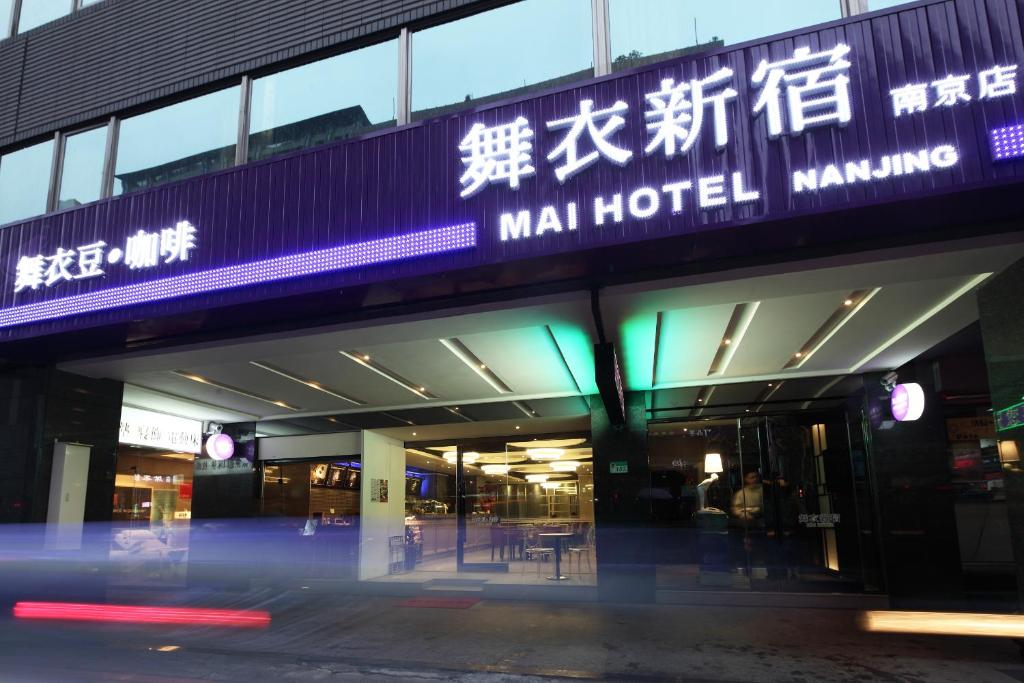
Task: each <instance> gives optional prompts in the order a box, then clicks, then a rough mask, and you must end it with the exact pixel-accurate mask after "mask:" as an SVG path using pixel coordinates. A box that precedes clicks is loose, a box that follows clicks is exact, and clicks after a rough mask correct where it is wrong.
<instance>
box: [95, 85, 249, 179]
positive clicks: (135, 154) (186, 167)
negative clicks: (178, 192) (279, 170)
mask: <svg viewBox="0 0 1024 683" xmlns="http://www.w3.org/2000/svg"><path fill="white" fill-rule="evenodd" d="M238 98H239V88H238V87H234V88H228V89H227V90H220V91H218V92H215V93H210V94H209V95H203V96H202V97H196V98H195V99H191V100H187V101H185V102H179V103H177V104H172V105H171V106H169V107H164V108H163V109H157V110H156V111H151V112H147V113H145V114H140V115H138V116H133V117H131V118H128V119H125V120H124V121H122V122H121V129H120V134H119V137H118V143H117V165H116V167H115V171H114V194H115V195H117V194H122V193H125V192H134V191H136V190H144V189H146V188H150V187H154V186H156V185H160V184H163V183H168V182H172V181H175V180H182V179H184V178H190V177H192V176H197V175H202V174H204V173H211V172H213V171H217V170H220V169H222V168H227V167H228V166H231V165H232V164H233V163H234V161H235V144H236V142H237V137H238V101H239V99H238Z"/></svg>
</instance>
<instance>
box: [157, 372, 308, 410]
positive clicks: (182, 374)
mask: <svg viewBox="0 0 1024 683" xmlns="http://www.w3.org/2000/svg"><path fill="white" fill-rule="evenodd" d="M171 374H173V375H177V376H178V377H184V378H185V379H189V380H192V381H193V382H199V383H200V384H205V385H207V386H211V387H214V388H215V389H220V390H222V391H229V392H231V393H233V394H238V395H239V396H244V397H246V398H251V399H255V400H257V401H263V402H264V403H269V404H270V405H273V406H278V407H279V408H285V409H287V410H298V408H297V407H296V406H292V405H289V404H287V403H285V402H284V401H278V400H275V399H272V398H268V397H266V396H260V395H259V394H254V393H252V392H251V391H246V390H245V389H239V388H238V387H233V386H231V385H230V384H224V383H223V382H218V381H215V380H212V379H208V378H206V377H200V376H199V375H196V374H193V373H191V372H185V371H184V370H171Z"/></svg>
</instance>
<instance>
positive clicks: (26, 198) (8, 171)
mask: <svg viewBox="0 0 1024 683" xmlns="http://www.w3.org/2000/svg"><path fill="white" fill-rule="evenodd" d="M51 163H53V140H47V141H46V142H41V143H39V144H38V145H32V146H31V147H25V148H24V149H19V150H17V151H16V152H11V153H10V154H5V155H4V156H2V157H0V224H2V223H10V222H12V221H16V220H20V219H22V218H28V217H30V216H35V215H38V214H41V213H44V212H45V211H46V193H47V191H48V189H49V185H50V165H51Z"/></svg>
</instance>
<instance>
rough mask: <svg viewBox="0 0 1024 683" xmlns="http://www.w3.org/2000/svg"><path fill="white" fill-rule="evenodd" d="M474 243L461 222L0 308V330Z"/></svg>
mask: <svg viewBox="0 0 1024 683" xmlns="http://www.w3.org/2000/svg"><path fill="white" fill-rule="evenodd" d="M475 245H476V226H475V225H474V224H472V223H463V224H461V225H453V226H449V227H445V228H437V229H434V230H421V231H419V232H412V233H407V234H405V235H399V236H397V237H386V238H383V239H378V240H370V241H367V242H356V243H354V244H346V245H343V246H340V247H332V248H330V249H320V250H318V251H310V252H305V253H301V254H294V255H292V256H280V257H278V258H273V259H267V260H265V261H256V262H253V263H243V264H241V265H237V266H227V267H224V268H215V269H213V270H206V271H200V272H197V273H188V274H186V275H176V276H174V277H168V278H163V279H160V280H150V281H148V282H140V283H138V284H134V285H127V286H124V287H113V288H111V289H103V290H100V291H97V292H90V293H89V294H78V295H74V296H68V297H61V298H59V299H51V300H49V301H42V302H39V303H34V304H26V305H23V306H14V307H12V308H8V309H4V310H0V327H9V326H12V325H22V324H25V323H31V322H38V321H41V320H50V319H53V318H63V317H67V316H73V315H79V314H83V313H93V312H96V311H103V310H106V309H111V308H122V307H125V306H132V305H135V304H140V303H147V302H154V301H162V300H165V299H173V298H176V297H180V296H188V295H191V294H202V293H207V292H215V291H218V290H223V289H231V288H233V287H243V286H246V285H258V284H267V283H271V282H275V281H278V280H286V279H291V278H297V277H303V276H309V275H319V274H323V273H330V272H334V271H340V270H347V269H350V268H359V267H362V266H369V265H374V264H379V263H387V262H389V261H398V260H402V259H408V258H415V257H420V256H429V255H436V254H443V253H445V252H451V251H458V250H461V249H470V248H472V247H473V246H475Z"/></svg>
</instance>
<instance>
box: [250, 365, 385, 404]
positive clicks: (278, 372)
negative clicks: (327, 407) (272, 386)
mask: <svg viewBox="0 0 1024 683" xmlns="http://www.w3.org/2000/svg"><path fill="white" fill-rule="evenodd" d="M249 365H252V366H254V367H257V368H259V369H260V370H266V371H267V372H271V373H273V374H275V375H277V376H279V377H284V378H285V379H287V380H291V381H292V382H297V383H298V384H301V385H303V386H305V387H309V388H310V389H315V390H317V391H319V392H321V393H324V394H327V395H328V396H333V397H334V398H340V399H341V400H343V401H347V402H349V403H351V404H353V405H357V406H363V405H366V403H365V401H360V400H359V399H357V398H353V397H351V396H346V395H345V394H343V393H341V392H340V391H337V390H335V389H331V388H329V387H325V386H324V385H322V384H320V383H319V382H314V381H313V380H311V379H306V378H305V377H299V376H298V375H293V374H292V373H290V372H288V371H287V370H284V369H282V368H279V367H277V366H274V365H271V364H269V363H264V362H262V361H255V360H251V361H249Z"/></svg>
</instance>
